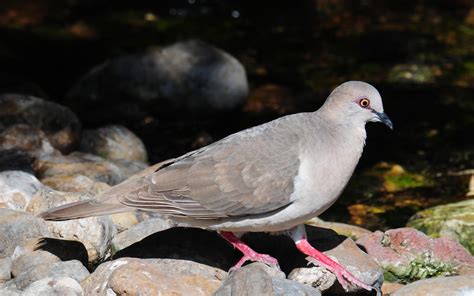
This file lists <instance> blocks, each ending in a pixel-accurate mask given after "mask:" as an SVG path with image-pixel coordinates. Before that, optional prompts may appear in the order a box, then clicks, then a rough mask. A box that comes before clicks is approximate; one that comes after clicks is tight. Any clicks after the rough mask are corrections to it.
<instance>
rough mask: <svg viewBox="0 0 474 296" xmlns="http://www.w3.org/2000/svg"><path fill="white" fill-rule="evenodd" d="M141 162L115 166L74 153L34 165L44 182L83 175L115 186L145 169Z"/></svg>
mask: <svg viewBox="0 0 474 296" xmlns="http://www.w3.org/2000/svg"><path fill="white" fill-rule="evenodd" d="M145 167H146V165H144V164H142V163H141V162H140V164H139V165H137V164H136V163H135V162H130V163H125V164H123V163H120V164H119V165H117V164H114V163H112V162H110V161H107V160H105V159H104V158H102V157H100V156H97V155H93V154H87V153H81V152H73V153H71V154H69V155H67V156H48V157H44V158H41V159H38V160H36V161H35V163H34V169H35V172H36V174H37V175H38V176H39V178H40V179H41V180H42V179H44V178H47V177H53V176H64V175H66V176H71V175H83V176H86V177H89V178H90V179H93V180H95V181H98V182H103V183H107V184H109V185H115V184H118V183H120V182H122V181H123V180H125V179H127V178H128V177H130V176H131V175H133V174H135V173H137V172H139V171H141V170H142V169H144V168H145Z"/></svg>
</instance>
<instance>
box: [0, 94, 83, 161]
mask: <svg viewBox="0 0 474 296" xmlns="http://www.w3.org/2000/svg"><path fill="white" fill-rule="evenodd" d="M0 122H1V123H3V124H4V125H5V126H9V125H12V124H15V123H26V124H28V125H30V126H34V127H35V128H38V129H40V130H42V131H43V132H44V133H45V134H46V136H47V137H48V139H49V142H50V143H51V145H52V146H53V147H54V148H56V149H58V150H59V151H61V152H63V153H68V152H71V151H72V150H73V149H74V148H75V147H76V146H77V144H78V140H79V134H80V131H81V124H80V122H79V119H78V118H77V116H76V115H75V114H74V113H73V112H72V111H71V110H69V108H67V107H64V106H61V105H59V104H56V103H54V102H48V101H45V100H42V99H40V98H36V97H32V96H27V95H19V94H3V95H0Z"/></svg>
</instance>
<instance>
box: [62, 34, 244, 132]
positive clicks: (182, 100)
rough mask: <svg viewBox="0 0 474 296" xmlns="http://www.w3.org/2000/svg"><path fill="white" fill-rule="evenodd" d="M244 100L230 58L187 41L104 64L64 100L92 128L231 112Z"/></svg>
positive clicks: (238, 68) (237, 68) (238, 71)
mask: <svg viewBox="0 0 474 296" xmlns="http://www.w3.org/2000/svg"><path fill="white" fill-rule="evenodd" d="M247 94H248V83H247V77H246V73H245V69H244V67H243V66H242V65H241V64H240V63H239V62H238V61H237V60H236V59H235V58H234V57H232V56H231V55H230V54H228V53H226V52H224V51H223V50H221V49H218V48H216V47H213V46H211V45H209V44H207V43H205V42H202V41H198V40H191V41H184V42H178V43H175V44H172V45H170V46H166V47H163V48H150V49H148V50H147V51H145V52H143V53H137V54H130V55H125V56H121V57H118V58H115V59H111V60H109V61H106V62H104V63H102V64H100V65H98V66H96V67H94V68H93V69H92V70H91V71H90V72H89V73H87V74H86V75H85V76H84V77H82V78H81V79H80V80H79V81H78V82H77V83H76V84H75V85H74V86H73V88H72V89H71V90H70V92H69V94H68V99H69V102H70V104H71V105H73V106H74V109H75V110H78V112H81V113H84V115H87V116H82V117H83V118H85V120H89V121H95V122H94V123H104V122H107V121H108V122H110V121H115V122H117V121H119V122H124V121H130V120H131V121H133V122H136V123H143V119H144V118H145V117H146V116H147V115H150V114H152V113H153V114H156V113H159V114H160V115H164V116H166V115H168V116H169V115H170V112H171V113H172V111H174V112H180V113H181V114H182V113H183V112H185V113H186V112H188V113H190V114H196V115H197V114H200V113H205V114H209V113H212V112H219V111H228V110H233V109H235V108H236V107H239V106H241V105H243V103H244V102H245V99H246V97H247ZM91 106H94V108H92V107H91ZM96 115H97V116H96Z"/></svg>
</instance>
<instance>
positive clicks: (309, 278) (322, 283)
mask: <svg viewBox="0 0 474 296" xmlns="http://www.w3.org/2000/svg"><path fill="white" fill-rule="evenodd" d="M288 279H289V280H293V281H295V282H298V283H301V284H305V285H308V286H311V287H313V288H316V289H318V290H319V291H326V290H328V289H329V288H331V287H332V286H333V285H334V283H335V282H336V281H337V278H336V276H335V275H334V274H333V273H331V272H329V271H328V270H327V269H325V268H324V267H319V266H314V267H300V268H295V269H293V270H292V271H291V272H290V274H289V275H288Z"/></svg>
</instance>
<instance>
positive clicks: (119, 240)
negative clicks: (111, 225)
mask: <svg viewBox="0 0 474 296" xmlns="http://www.w3.org/2000/svg"><path fill="white" fill-rule="evenodd" d="M173 226H174V223H173V222H172V221H170V220H168V219H165V218H159V217H156V218H152V219H149V220H145V221H143V222H140V223H139V224H137V225H135V226H133V227H131V228H130V229H128V230H125V231H123V232H121V233H119V234H117V235H116V236H115V237H114V238H113V240H112V248H113V250H114V252H118V251H120V250H123V249H125V248H126V247H128V246H131V245H132V244H134V243H136V242H138V241H141V240H142V239H144V238H145V237H147V236H149V235H152V234H153V233H156V232H159V231H163V230H166V229H169V228H171V227H173Z"/></svg>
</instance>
